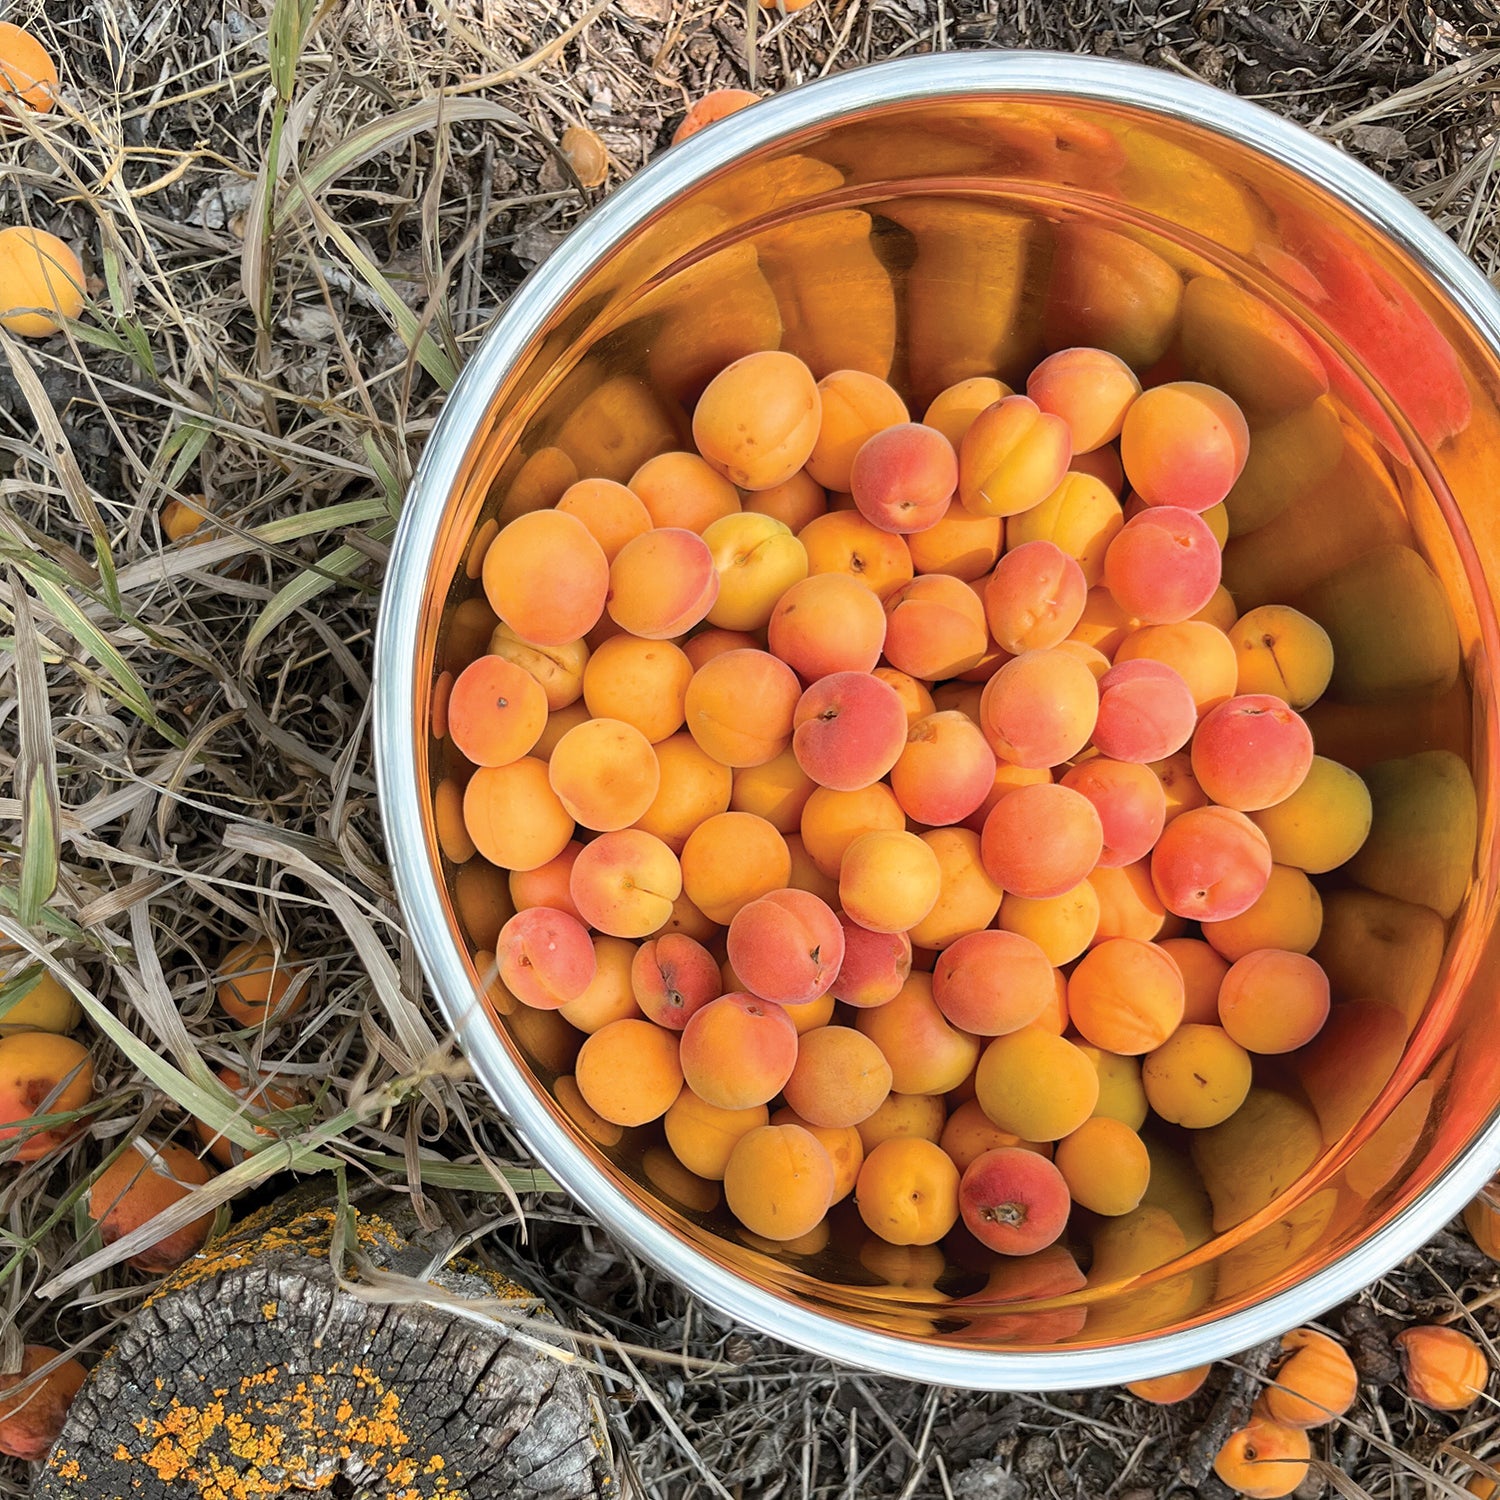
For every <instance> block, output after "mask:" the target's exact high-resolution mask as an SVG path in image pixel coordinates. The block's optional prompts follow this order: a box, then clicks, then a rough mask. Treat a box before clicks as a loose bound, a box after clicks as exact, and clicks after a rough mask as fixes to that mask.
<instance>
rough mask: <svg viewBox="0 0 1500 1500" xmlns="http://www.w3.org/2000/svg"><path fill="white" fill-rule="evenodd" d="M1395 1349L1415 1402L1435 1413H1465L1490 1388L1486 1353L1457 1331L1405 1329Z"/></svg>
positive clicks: (1429, 1326)
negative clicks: (1399, 1356) (1398, 1353)
mask: <svg viewBox="0 0 1500 1500" xmlns="http://www.w3.org/2000/svg"><path fill="white" fill-rule="evenodd" d="M1396 1347H1397V1349H1398V1350H1399V1351H1400V1355H1401V1370H1402V1374H1403V1375H1404V1376H1405V1377H1406V1389H1407V1390H1408V1392H1410V1394H1411V1397H1412V1399H1413V1400H1414V1401H1420V1402H1421V1403H1422V1405H1423V1406H1430V1407H1432V1408H1433V1410H1435V1411H1464V1410H1466V1409H1467V1408H1468V1407H1470V1406H1472V1405H1473V1404H1474V1403H1475V1402H1476V1401H1477V1400H1478V1399H1479V1398H1480V1397H1481V1396H1482V1395H1483V1394H1484V1392H1485V1387H1486V1386H1487V1385H1488V1384H1489V1378H1490V1366H1489V1361H1488V1360H1487V1359H1486V1358H1485V1355H1484V1350H1483V1349H1481V1348H1480V1347H1479V1345H1478V1344H1477V1343H1475V1342H1474V1340H1473V1339H1471V1338H1470V1337H1469V1335H1468V1334H1466V1333H1463V1332H1461V1331H1460V1330H1459V1329H1457V1328H1446V1327H1439V1326H1436V1325H1432V1324H1419V1325H1417V1326H1416V1327H1413V1328H1405V1329H1403V1330H1402V1331H1401V1332H1400V1333H1398V1334H1397V1335H1396Z"/></svg>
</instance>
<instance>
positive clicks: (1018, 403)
mask: <svg viewBox="0 0 1500 1500" xmlns="http://www.w3.org/2000/svg"><path fill="white" fill-rule="evenodd" d="M1072 456H1073V453H1072V439H1071V436H1070V434H1069V432H1068V425H1067V423H1066V422H1064V421H1063V420H1062V418H1061V417H1055V416H1052V415H1051V414H1050V413H1047V412H1044V411H1042V410H1041V409H1040V407H1038V406H1037V404H1036V403H1035V402H1034V401H1032V400H1031V399H1030V398H1029V397H1026V396H1007V397H1005V398H1004V399H1003V400H1001V401H997V402H996V403H995V404H994V405H993V406H989V407H986V408H985V409H984V410H983V411H982V412H980V413H979V415H978V416H977V417H975V418H974V420H973V422H972V423H971V424H970V425H969V429H968V431H967V432H965V433H964V437H963V442H962V444H961V445H960V447H959V455H958V460H959V461H958V470H959V486H958V493H959V498H960V499H961V500H962V501H963V503H964V507H965V509H967V510H970V511H972V512H973V513H974V514H975V515H981V516H1013V515H1016V514H1018V513H1019V512H1021V511H1027V510H1030V509H1031V508H1032V507H1033V506H1034V505H1039V504H1040V503H1041V502H1042V501H1043V500H1045V499H1046V498H1047V496H1048V495H1050V494H1051V493H1052V492H1053V491H1054V490H1055V489H1056V488H1057V487H1058V485H1059V484H1061V483H1062V479H1063V476H1064V474H1066V473H1067V469H1068V461H1069V459H1070V458H1072Z"/></svg>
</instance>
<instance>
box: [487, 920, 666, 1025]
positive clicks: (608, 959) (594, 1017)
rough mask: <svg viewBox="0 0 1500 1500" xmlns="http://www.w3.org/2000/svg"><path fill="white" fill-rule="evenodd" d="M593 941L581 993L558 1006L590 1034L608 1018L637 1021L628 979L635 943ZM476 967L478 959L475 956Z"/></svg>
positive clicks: (566, 1017)
mask: <svg viewBox="0 0 1500 1500" xmlns="http://www.w3.org/2000/svg"><path fill="white" fill-rule="evenodd" d="M593 943H594V977H593V978H592V979H591V980H590V981H589V983H588V986H587V987H586V988H585V989H584V991H583V993H582V994H581V995H579V996H578V997H577V998H576V999H573V1000H569V1001H567V1002H566V1003H565V1004H563V1005H560V1006H559V1007H558V1014H559V1015H560V1016H562V1018H563V1020H565V1021H566V1022H567V1023H568V1025H570V1026H572V1027H574V1028H576V1029H577V1030H578V1031H581V1032H583V1033H584V1035H585V1036H592V1035H593V1034H594V1033H595V1032H596V1031H602V1030H603V1029H604V1028H605V1027H606V1026H608V1025H609V1023H610V1022H611V1021H631V1020H639V1019H640V1016H641V1007H640V1003H639V1002H638V1001H637V1000H636V998H635V987H634V985H633V984H632V982H631V971H632V966H633V964H634V962H635V955H636V945H635V944H634V943H632V942H630V941H629V940H628V939H626V938H617V937H610V936H609V934H608V933H597V934H596V935H595V936H594V939H593ZM475 962H476V966H477V963H478V960H477V959H476V961H475Z"/></svg>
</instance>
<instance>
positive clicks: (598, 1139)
mask: <svg viewBox="0 0 1500 1500" xmlns="http://www.w3.org/2000/svg"><path fill="white" fill-rule="evenodd" d="M552 1095H553V1098H555V1099H556V1100H557V1103H558V1106H559V1107H560V1108H561V1110H562V1112H563V1113H564V1114H565V1115H567V1117H568V1118H569V1119H570V1120H571V1121H572V1122H573V1123H574V1124H575V1125H576V1126H577V1127H578V1128H579V1129H580V1130H581V1131H582V1132H583V1133H584V1135H586V1136H587V1137H588V1138H589V1139H590V1140H591V1141H593V1142H594V1143H595V1144H596V1145H599V1146H604V1147H606V1148H608V1147H611V1146H618V1145H619V1144H620V1142H621V1141H622V1140H624V1139H625V1128H624V1126H622V1125H616V1124H614V1123H613V1122H612V1121H609V1120H606V1119H605V1118H604V1117H603V1116H602V1115H597V1114H595V1113H594V1111H593V1110H592V1109H590V1108H589V1106H588V1103H587V1101H586V1100H585V1099H584V1097H583V1095H582V1094H581V1093H579V1091H578V1081H577V1080H576V1079H575V1078H574V1077H573V1075H572V1074H571V1073H564V1074H562V1075H561V1076H560V1077H559V1078H558V1080H557V1082H556V1083H554V1084H553V1085H552ZM648 1175H649V1174H648Z"/></svg>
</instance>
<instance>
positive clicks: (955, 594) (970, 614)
mask: <svg viewBox="0 0 1500 1500" xmlns="http://www.w3.org/2000/svg"><path fill="white" fill-rule="evenodd" d="M885 614H886V629H885V658H886V660H887V661H888V662H889V663H890V664H891V665H892V666H893V667H896V668H897V669H898V670H900V671H902V672H908V673H910V674H911V676H913V677H916V678H920V679H921V680H923V681H924V682H938V681H941V680H942V679H943V678H945V677H956V676H957V675H958V674H959V673H960V672H964V671H966V670H968V668H970V667H972V666H973V665H974V664H975V663H976V662H978V661H979V659H980V658H981V657H982V656H983V655H984V654H985V650H986V648H987V647H988V645H989V634H988V631H987V630H986V627H985V623H984V607H983V605H981V603H980V602H979V598H978V596H977V595H976V594H975V593H974V591H973V590H972V589H971V588H969V586H968V585H967V584H965V583H963V582H962V581H961V580H959V579H957V578H949V577H948V576H947V575H946V574H944V573H924V574H923V575H922V576H921V577H919V578H914V579H913V580H912V581H911V582H910V583H905V584H902V585H901V586H900V587H899V588H897V589H896V590H895V591H894V592H892V593H891V594H890V595H889V596H888V597H887V599H886V601H885Z"/></svg>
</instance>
